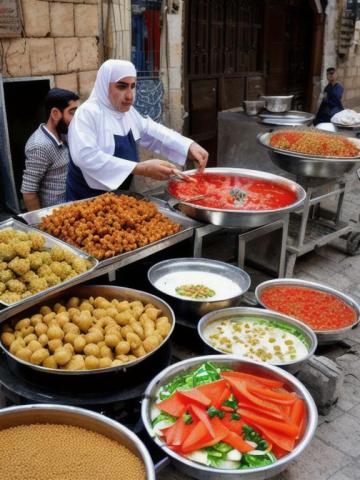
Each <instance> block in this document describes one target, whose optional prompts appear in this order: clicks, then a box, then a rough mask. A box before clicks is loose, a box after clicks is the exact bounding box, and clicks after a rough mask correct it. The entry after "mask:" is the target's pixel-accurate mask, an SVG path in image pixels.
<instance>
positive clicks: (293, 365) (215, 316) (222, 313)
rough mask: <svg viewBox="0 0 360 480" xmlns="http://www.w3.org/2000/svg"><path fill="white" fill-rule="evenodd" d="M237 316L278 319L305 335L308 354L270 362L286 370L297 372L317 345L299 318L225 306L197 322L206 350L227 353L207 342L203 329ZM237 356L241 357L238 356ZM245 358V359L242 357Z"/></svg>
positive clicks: (267, 311) (309, 329) (261, 310)
mask: <svg viewBox="0 0 360 480" xmlns="http://www.w3.org/2000/svg"><path fill="white" fill-rule="evenodd" d="M233 317H236V318H239V317H246V318H249V317H251V318H254V319H256V318H266V319H267V320H269V321H271V320H280V321H281V322H283V323H285V324H287V325H291V326H293V327H296V328H297V329H298V330H300V331H301V332H302V333H303V334H304V336H305V337H306V339H307V341H308V342H309V347H308V354H307V355H306V356H305V357H304V358H301V359H300V360H294V361H293V362H290V361H289V362H287V363H282V364H272V365H276V366H277V367H281V368H284V369H285V370H287V371H288V372H291V373H297V372H299V371H300V370H301V369H302V367H303V366H304V365H305V363H306V362H307V361H308V360H309V359H310V358H311V357H312V356H313V354H314V352H315V350H316V347H317V344H318V342H317V338H316V335H315V334H314V332H313V331H312V329H311V328H310V327H308V326H307V325H306V324H304V323H302V322H300V321H299V320H296V319H293V318H291V317H289V316H287V315H283V314H281V313H277V312H272V311H270V310H263V309H261V308H252V307H234V308H225V309H223V310H218V311H217V312H212V313H208V314H207V315H205V316H204V317H203V318H202V319H201V320H200V322H199V323H198V327H197V329H198V334H199V336H200V338H201V340H202V341H203V342H204V345H207V347H208V350H210V351H211V353H213V352H214V351H215V352H216V353H222V354H223V355H227V354H226V353H225V352H223V351H221V350H219V349H217V348H216V347H214V346H213V345H211V344H210V343H209V341H208V340H207V338H206V337H205V335H204V330H205V328H206V327H207V326H208V325H209V324H210V323H212V322H214V321H216V320H222V319H226V318H233ZM232 355H233V356H236V355H235V354H232ZM239 358H241V357H240V356H239ZM244 360H245V359H244ZM265 364H266V365H271V364H270V363H267V362H265Z"/></svg>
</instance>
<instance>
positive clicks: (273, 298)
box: [261, 286, 356, 330]
mask: <svg viewBox="0 0 360 480" xmlns="http://www.w3.org/2000/svg"><path fill="white" fill-rule="evenodd" d="M261 301H262V303H263V304H264V305H265V306H266V308H269V309H271V310H275V311H276V312H280V313H284V314H286V315H290V316H291V317H295V318H297V319H298V320H301V321H303V322H305V323H306V324H308V325H309V326H310V327H311V328H313V329H314V330H338V329H341V328H345V327H348V326H350V325H353V324H354V323H355V322H356V312H355V310H354V309H353V308H351V307H350V306H349V305H347V304H346V303H345V302H344V301H343V300H341V299H340V298H339V297H336V296H335V295H332V294H330V293H326V292H321V291H319V290H315V289H311V288H304V287H295V286H276V287H275V286H274V287H268V288H267V289H266V290H265V291H264V292H263V293H262V295H261Z"/></svg>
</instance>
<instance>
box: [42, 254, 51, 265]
mask: <svg viewBox="0 0 360 480" xmlns="http://www.w3.org/2000/svg"><path fill="white" fill-rule="evenodd" d="M40 254H41V258H42V261H43V263H45V264H46V265H50V263H51V261H52V260H51V255H50V253H49V252H40Z"/></svg>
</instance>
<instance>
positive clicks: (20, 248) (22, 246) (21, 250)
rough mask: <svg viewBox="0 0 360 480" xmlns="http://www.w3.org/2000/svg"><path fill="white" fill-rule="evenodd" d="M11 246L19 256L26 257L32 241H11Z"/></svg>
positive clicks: (29, 251)
mask: <svg viewBox="0 0 360 480" xmlns="http://www.w3.org/2000/svg"><path fill="white" fill-rule="evenodd" d="M13 247H14V250H15V252H16V253H17V255H19V257H23V258H27V257H28V256H29V255H30V253H31V247H32V242H31V241H30V240H26V241H23V242H17V243H13Z"/></svg>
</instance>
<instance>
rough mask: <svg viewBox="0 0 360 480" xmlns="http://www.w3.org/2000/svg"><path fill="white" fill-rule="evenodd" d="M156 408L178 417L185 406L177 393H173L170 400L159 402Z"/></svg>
mask: <svg viewBox="0 0 360 480" xmlns="http://www.w3.org/2000/svg"><path fill="white" fill-rule="evenodd" d="M156 406H157V408H159V409H160V410H162V411H163V412H166V413H168V414H169V415H172V416H173V417H180V416H181V415H182V414H183V413H184V412H185V410H186V404H185V403H184V402H183V401H182V399H181V397H180V396H179V395H178V392H175V393H174V394H173V395H171V397H170V398H167V399H166V400H163V401H162V402H159V403H158V404H156Z"/></svg>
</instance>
